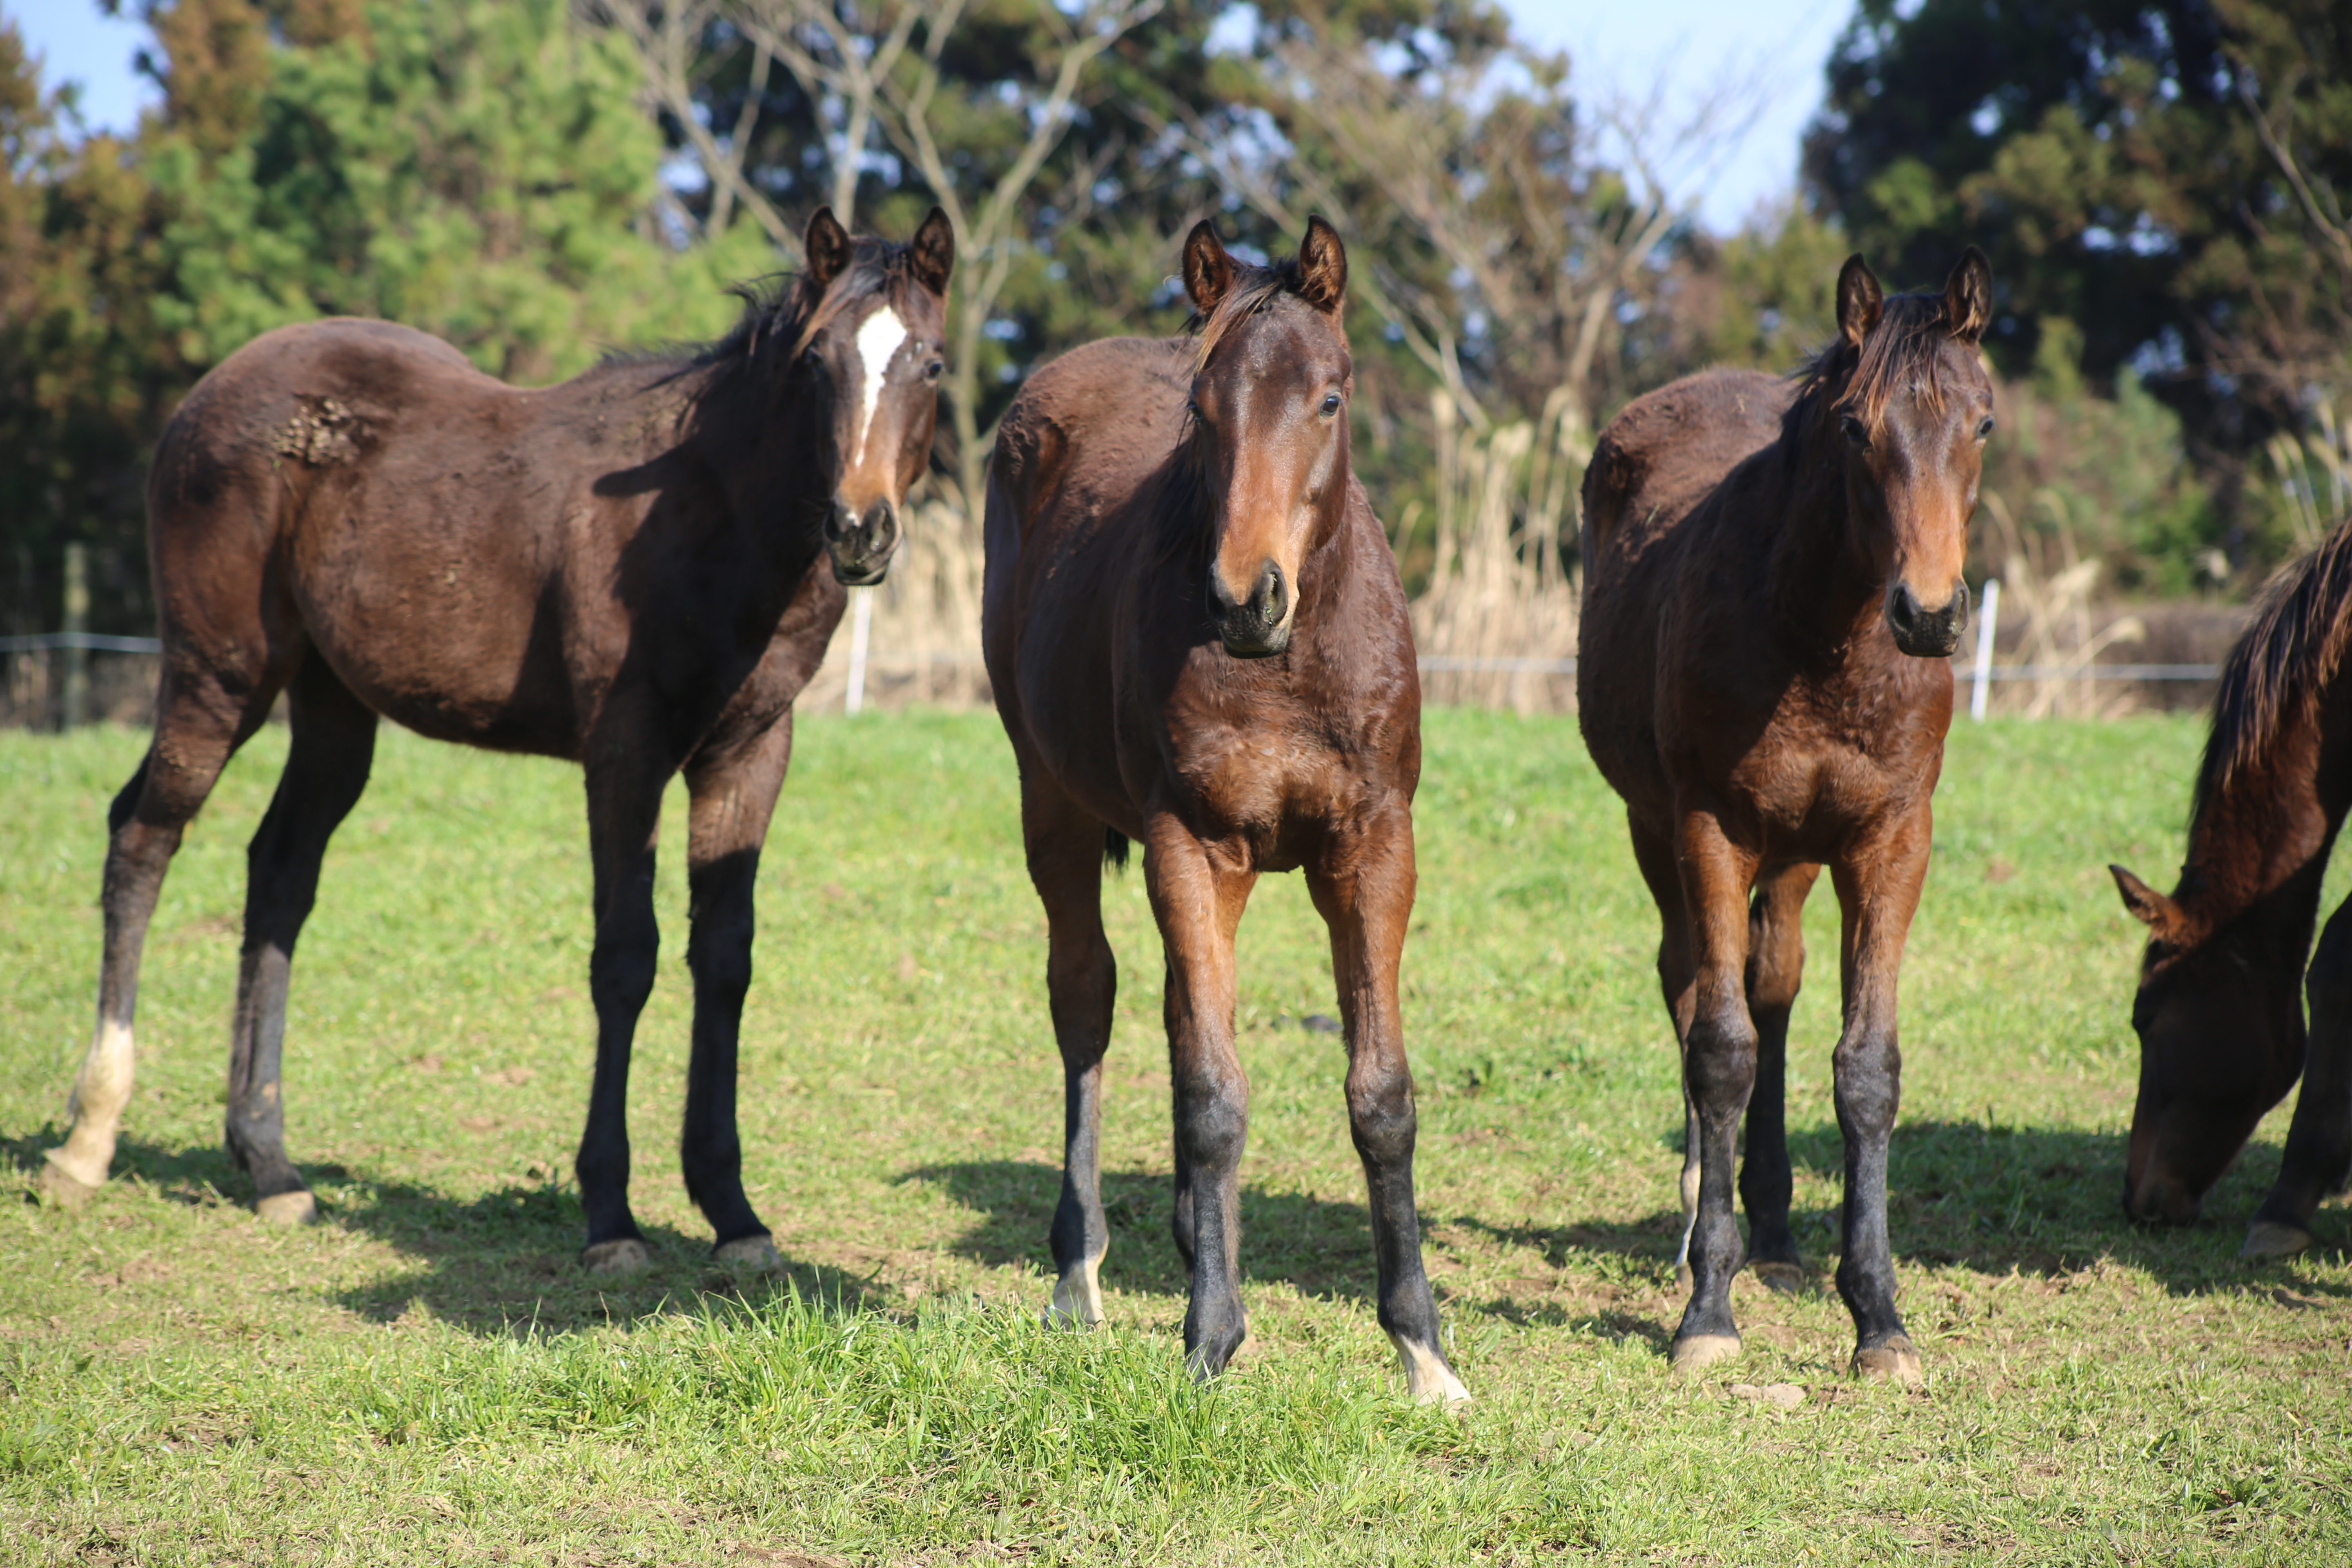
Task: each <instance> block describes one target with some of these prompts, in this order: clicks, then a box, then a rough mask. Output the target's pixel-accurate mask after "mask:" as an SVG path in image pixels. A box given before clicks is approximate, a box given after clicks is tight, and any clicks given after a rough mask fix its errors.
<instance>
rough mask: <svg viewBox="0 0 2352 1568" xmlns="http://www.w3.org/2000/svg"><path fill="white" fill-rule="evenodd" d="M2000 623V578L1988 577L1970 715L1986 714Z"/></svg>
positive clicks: (1980, 715) (1975, 717)
mask: <svg viewBox="0 0 2352 1568" xmlns="http://www.w3.org/2000/svg"><path fill="white" fill-rule="evenodd" d="M1999 625H2000V578H1998V577H1988V578H1986V579H1985V585H1984V610H1983V613H1982V614H1981V615H1980V616H1979V617H1978V619H1977V670H1976V684H1975V685H1974V686H1973V687H1972V688H1970V689H1969V718H1971V719H1982V718H1983V717H1984V716H1985V695H1986V693H1987V692H1989V691H1990V689H1991V688H1992V637H1993V628H1994V627H1995V626H1999Z"/></svg>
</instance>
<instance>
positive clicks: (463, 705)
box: [298, 538, 579, 756]
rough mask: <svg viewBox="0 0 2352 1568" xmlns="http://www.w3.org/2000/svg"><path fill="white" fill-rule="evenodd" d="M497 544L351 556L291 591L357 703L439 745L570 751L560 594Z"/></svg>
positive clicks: (572, 726)
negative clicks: (453, 743)
mask: <svg viewBox="0 0 2352 1568" xmlns="http://www.w3.org/2000/svg"><path fill="white" fill-rule="evenodd" d="M515 553H516V552H513V551H512V550H511V548H509V549H508V550H504V551H501V550H499V549H498V548H497V546H496V545H495V544H487V545H486V547H483V548H476V549H472V550H468V549H467V548H466V546H465V545H464V544H462V543H460V542H448V541H444V542H439V543H438V544H436V543H435V542H432V541H431V540H430V539H429V538H428V539H426V540H424V541H419V542H417V543H416V545H415V546H412V547H410V548H406V549H402V550H398V551H386V550H376V551H360V550H347V551H343V552H336V553H335V556H334V557H333V558H331V560H329V561H327V562H324V563H321V564H322V565H323V566H324V567H325V568H326V569H325V570H321V571H316V572H312V573H309V574H305V576H306V581H305V583H304V584H302V586H301V588H300V589H299V590H298V592H299V597H300V599H301V600H302V611H303V618H304V622H305V624H306V626H307V627H308V629H309V630H310V637H311V641H312V642H313V644H314V645H315V646H317V647H319V648H320V651H321V652H322V653H324V654H325V656H326V658H327V660H328V662H329V663H330V664H331V665H332V666H333V667H334V669H335V672H336V674H337V675H339V676H340V677H341V678H342V680H343V682H344V684H345V685H347V686H349V687H350V688H351V689H352V691H353V693H354V694H356V695H357V696H358V697H359V698H360V700H362V701H363V702H365V703H367V705H368V706H369V707H371V708H373V709H374V710H376V711H377V712H379V713H381V714H383V716H384V717H385V718H387V719H390V720H392V721H394V722H395V723H399V724H402V725H404V726H406V727H407V728H409V729H411V730H415V731H417V732H418V733H420V734H424V735H429V736H432V737H434V738H435V739H436V740H444V741H456V742H463V743H465V744H467V745H476V746H488V747H491V748H494V749H497V750H500V751H520V752H545V753H549V754H553V755H559V756H561V755H570V754H571V753H572V751H573V750H574V749H575V748H576V746H577V741H576V736H577V734H578V730H579V726H578V723H577V715H576V714H575V712H574V711H573V707H574V705H573V700H572V687H571V682H570V680H569V679H567V678H566V676H565V674H564V670H565V666H566V661H565V659H564V657H563V648H562V643H563V635H564V634H563V627H562V615H561V611H560V608H559V605H558V602H557V600H556V596H555V595H550V594H546V593H544V592H542V591H541V584H540V577H539V574H538V573H537V572H536V570H535V569H532V570H526V569H525V568H526V567H527V565H528V563H523V562H520V561H517V560H514V559H511V557H512V556H513V555H514V554H515Z"/></svg>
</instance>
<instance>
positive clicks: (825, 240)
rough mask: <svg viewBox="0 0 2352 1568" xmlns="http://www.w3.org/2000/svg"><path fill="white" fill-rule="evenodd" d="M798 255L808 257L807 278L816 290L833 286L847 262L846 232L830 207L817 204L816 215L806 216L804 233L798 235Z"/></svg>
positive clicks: (847, 232)
mask: <svg viewBox="0 0 2352 1568" xmlns="http://www.w3.org/2000/svg"><path fill="white" fill-rule="evenodd" d="M801 254H802V255H803V256H805V257H806V258H808V280H809V281H810V282H811V283H813V284H814V285H815V286H816V288H817V291H818V292H819V293H822V292H824V290H825V289H829V288H831V287H832V286H833V280H834V279H836V278H838V277H840V276H841V273H842V268H845V267H847V266H848V265H849V231H848V230H847V229H845V228H844V227H842V226H841V220H840V219H839V218H837V217H835V216H833V209H832V208H831V207H819V208H817V209H816V216H814V217H813V218H811V219H809V226H808V233H807V234H806V235H804V236H803V237H802V238H801Z"/></svg>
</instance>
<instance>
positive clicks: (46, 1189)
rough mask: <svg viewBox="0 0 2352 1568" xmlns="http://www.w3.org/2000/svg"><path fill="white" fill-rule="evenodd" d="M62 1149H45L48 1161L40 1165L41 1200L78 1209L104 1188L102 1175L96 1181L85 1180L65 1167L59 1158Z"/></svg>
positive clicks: (64, 1207)
mask: <svg viewBox="0 0 2352 1568" xmlns="http://www.w3.org/2000/svg"><path fill="white" fill-rule="evenodd" d="M64 1152H65V1151H64V1150H62V1149H51V1150H48V1151H47V1154H48V1161H47V1163H46V1164H44V1165H43V1166H42V1167H41V1201H42V1202H43V1203H45V1204H48V1205H52V1206H54V1207H57V1208H61V1209H78V1208H80V1207H81V1206H82V1205H85V1204H87V1203H89V1200H90V1199H92V1198H94V1197H96V1196H98V1194H100V1193H102V1192H104V1191H105V1190H106V1186H105V1179H104V1177H103V1176H101V1177H100V1180H98V1181H97V1182H86V1181H84V1180H82V1179H81V1177H79V1176H78V1175H76V1174H75V1173H73V1172H71V1171H69V1170H68V1169H66V1163H65V1161H64V1160H62V1159H61V1158H59V1156H60V1155H62V1154H63V1153H64Z"/></svg>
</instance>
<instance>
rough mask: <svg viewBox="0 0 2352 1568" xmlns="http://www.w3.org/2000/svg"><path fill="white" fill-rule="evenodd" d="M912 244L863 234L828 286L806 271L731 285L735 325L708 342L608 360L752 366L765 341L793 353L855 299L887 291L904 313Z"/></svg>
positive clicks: (629, 352) (911, 275) (911, 283)
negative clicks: (739, 305) (737, 303)
mask: <svg viewBox="0 0 2352 1568" xmlns="http://www.w3.org/2000/svg"><path fill="white" fill-rule="evenodd" d="M910 248H911V247H908V246H905V245H899V244H895V243H893V242H891V241H889V240H886V239H875V238H872V237H860V238H857V239H855V240H852V241H851V242H850V252H849V265H848V266H846V267H845V268H842V269H841V273H840V275H839V276H838V277H836V278H835V279H834V280H833V283H832V286H831V287H829V288H825V289H817V288H814V287H813V286H812V285H811V283H810V281H809V277H808V274H807V273H805V272H774V273H771V274H769V275H768V276H767V277H764V278H754V279H751V280H750V281H748V282H743V283H730V284H729V285H728V286H727V291H728V292H729V293H730V294H732V295H734V296H735V297H736V298H737V299H739V300H742V301H743V310H742V313H741V314H740V315H739V316H738V317H737V318H736V320H735V324H734V325H733V326H731V327H730V328H728V329H727V331H725V332H723V333H722V334H720V335H719V336H718V337H716V338H713V339H711V340H710V341H709V342H698V343H681V344H673V345H671V346H669V347H667V348H657V349H650V350H623V351H620V352H618V353H611V354H607V355H606V356H605V363H609V364H635V363H653V362H659V361H675V362H678V363H680V364H681V366H682V367H703V366H716V367H719V368H722V369H723V368H727V367H730V366H732V367H740V366H743V365H748V364H749V363H751V359H752V357H753V356H754V355H756V354H757V353H759V352H760V348H761V345H762V344H764V343H771V342H778V341H780V340H781V341H782V342H787V343H789V344H790V345H791V347H792V352H793V353H800V352H801V350H803V349H804V348H806V347H808V344H809V340H810V339H812V338H814V337H815V336H816V335H817V333H819V332H821V331H824V326H825V323H826V322H828V321H832V320H833V319H834V318H835V316H838V315H839V314H841V312H842V311H843V310H846V309H847V308H848V307H849V306H851V305H853V304H855V303H856V301H858V300H863V299H866V297H868V296H869V295H873V294H884V295H887V298H888V300H889V302H890V304H891V306H892V307H893V308H894V309H897V310H899V311H900V313H901V315H902V316H903V315H904V313H905V307H906V303H907V295H908V290H909V289H911V288H913V287H914V286H915V285H914V273H913V271H912V269H911V268H910V266H909V262H908V254H909V251H910Z"/></svg>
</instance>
